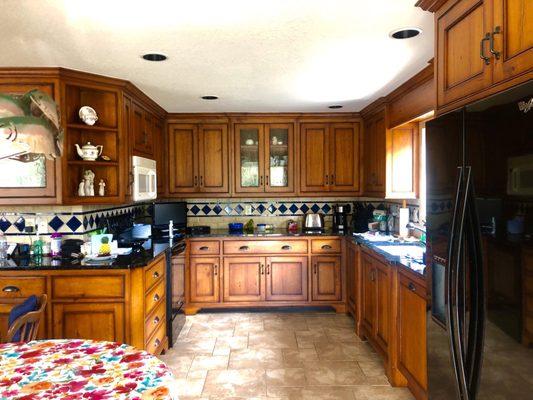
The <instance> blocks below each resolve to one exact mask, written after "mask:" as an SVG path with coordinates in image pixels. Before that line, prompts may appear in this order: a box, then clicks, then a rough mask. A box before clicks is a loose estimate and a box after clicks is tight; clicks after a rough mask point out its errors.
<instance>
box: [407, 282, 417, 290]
mask: <svg viewBox="0 0 533 400" xmlns="http://www.w3.org/2000/svg"><path fill="white" fill-rule="evenodd" d="M407 287H408V288H409V290H410V291H411V292H416V286H415V285H414V283H413V282H409V285H407Z"/></svg>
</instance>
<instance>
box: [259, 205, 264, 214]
mask: <svg viewBox="0 0 533 400" xmlns="http://www.w3.org/2000/svg"><path fill="white" fill-rule="evenodd" d="M265 210H266V208H265V206H264V205H262V204H259V205H258V206H257V211H259V213H260V214H263V213H264V212H265Z"/></svg>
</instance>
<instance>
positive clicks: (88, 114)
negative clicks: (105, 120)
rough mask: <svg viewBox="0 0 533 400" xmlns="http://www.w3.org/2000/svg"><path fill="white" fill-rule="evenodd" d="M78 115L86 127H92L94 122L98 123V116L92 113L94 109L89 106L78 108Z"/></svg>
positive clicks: (94, 112)
mask: <svg viewBox="0 0 533 400" xmlns="http://www.w3.org/2000/svg"><path fill="white" fill-rule="evenodd" d="M78 115H79V116H80V119H81V120H82V121H83V122H84V123H85V124H87V125H94V124H95V122H96V121H98V115H97V114H96V111H94V108H92V107H89V106H83V107H81V108H80V111H78Z"/></svg>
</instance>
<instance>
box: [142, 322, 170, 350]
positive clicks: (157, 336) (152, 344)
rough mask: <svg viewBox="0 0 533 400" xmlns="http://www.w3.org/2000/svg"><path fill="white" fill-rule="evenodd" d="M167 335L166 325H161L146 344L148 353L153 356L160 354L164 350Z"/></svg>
mask: <svg viewBox="0 0 533 400" xmlns="http://www.w3.org/2000/svg"><path fill="white" fill-rule="evenodd" d="M165 335H166V324H165V323H162V324H160V326H159V328H157V330H156V331H155V333H154V335H153V336H152V337H151V338H150V339H148V341H147V342H146V349H145V350H146V351H147V352H148V353H151V354H160V353H161V351H162V350H163V345H164V343H165Z"/></svg>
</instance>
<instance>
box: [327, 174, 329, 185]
mask: <svg viewBox="0 0 533 400" xmlns="http://www.w3.org/2000/svg"><path fill="white" fill-rule="evenodd" d="M326 185H329V175H326Z"/></svg>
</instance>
